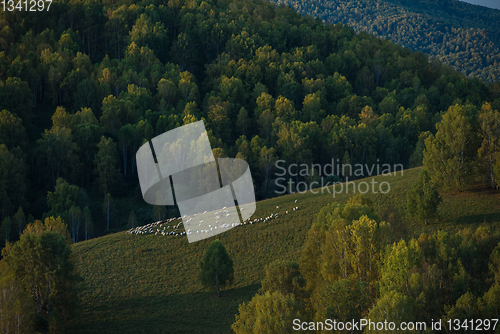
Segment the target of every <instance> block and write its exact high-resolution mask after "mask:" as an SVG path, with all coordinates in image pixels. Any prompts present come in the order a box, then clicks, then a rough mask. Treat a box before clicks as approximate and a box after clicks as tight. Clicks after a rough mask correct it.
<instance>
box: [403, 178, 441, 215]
mask: <svg viewBox="0 0 500 334" xmlns="http://www.w3.org/2000/svg"><path fill="white" fill-rule="evenodd" d="M406 201H407V203H408V204H407V205H408V214H409V215H410V216H411V217H413V218H415V219H419V220H423V221H424V223H425V224H427V220H434V219H436V218H437V208H438V206H439V204H441V202H442V201H443V200H442V198H441V196H440V195H439V192H438V189H437V187H436V185H435V184H434V182H432V181H431V178H430V176H429V174H428V173H427V171H426V170H425V169H423V170H422V171H421V173H420V175H419V178H418V180H417V182H416V183H415V184H414V185H413V187H412V188H411V189H410V191H409V192H408V193H407V195H406Z"/></svg>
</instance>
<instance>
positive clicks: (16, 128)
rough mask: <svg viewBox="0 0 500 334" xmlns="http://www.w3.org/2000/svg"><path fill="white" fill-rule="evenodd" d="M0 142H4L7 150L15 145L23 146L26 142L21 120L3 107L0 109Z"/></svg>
mask: <svg viewBox="0 0 500 334" xmlns="http://www.w3.org/2000/svg"><path fill="white" fill-rule="evenodd" d="M0 143H3V144H5V145H6V146H7V148H8V149H9V150H12V149H13V148H14V147H16V146H20V147H25V144H26V129H25V128H24V126H23V121H22V120H21V119H20V118H19V117H17V116H16V115H13V114H12V113H10V112H8V111H7V110H5V109H4V110H2V111H0Z"/></svg>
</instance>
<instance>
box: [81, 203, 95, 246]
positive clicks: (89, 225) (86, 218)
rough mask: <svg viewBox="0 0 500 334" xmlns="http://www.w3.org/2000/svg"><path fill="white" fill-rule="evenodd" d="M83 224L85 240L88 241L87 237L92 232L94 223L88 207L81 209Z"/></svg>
mask: <svg viewBox="0 0 500 334" xmlns="http://www.w3.org/2000/svg"><path fill="white" fill-rule="evenodd" d="M83 224H84V226H85V240H88V238H89V235H90V234H92V232H93V230H94V222H93V221H92V213H91V212H90V209H89V207H88V206H86V207H85V208H84V209H83Z"/></svg>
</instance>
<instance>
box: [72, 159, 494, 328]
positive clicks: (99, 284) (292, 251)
mask: <svg viewBox="0 0 500 334" xmlns="http://www.w3.org/2000/svg"><path fill="white" fill-rule="evenodd" d="M418 172H419V169H418V168H416V169H410V170H406V171H404V175H403V176H401V175H397V176H376V177H375V180H376V181H377V182H383V181H388V182H389V183H390V185H391V190H390V192H389V193H388V194H387V195H380V194H378V195H375V194H367V196H368V197H369V198H371V199H372V200H373V201H374V206H375V208H376V209H377V211H378V212H379V214H380V215H381V216H382V218H383V219H385V220H388V221H390V222H391V223H392V224H393V228H394V230H395V232H396V235H397V236H405V235H406V236H413V235H417V234H420V233H423V232H425V233H432V232H434V231H436V230H437V229H444V230H447V231H449V232H454V231H457V230H458V229H463V228H466V227H468V228H472V229H475V228H477V227H478V226H479V225H489V226H492V227H494V228H499V227H500V192H498V191H490V190H481V189H477V190H474V191H470V192H466V193H459V194H458V193H454V194H446V195H444V202H443V204H442V206H441V207H440V212H439V213H440V216H441V217H440V220H439V222H437V223H434V224H429V225H426V226H425V225H423V224H420V223H412V222H407V219H406V218H405V210H404V208H405V205H406V192H407V190H408V188H409V187H410V186H411V184H412V183H413V182H414V181H415V179H416V177H417V175H418ZM363 181H368V182H371V178H368V179H364V180H359V181H357V182H363ZM337 187H339V186H337ZM316 191H317V192H319V193H318V194H312V193H310V192H308V193H304V194H291V195H286V196H282V197H278V198H273V199H269V200H264V201H261V202H258V203H257V211H256V212H255V214H254V216H253V218H259V217H266V216H268V215H269V214H270V213H276V212H277V211H278V212H280V218H278V219H273V220H270V221H269V222H266V223H257V224H254V225H243V226H240V227H238V228H234V229H232V230H230V231H228V232H226V233H223V234H221V235H219V240H221V242H222V243H223V244H224V245H225V247H226V249H227V251H228V253H229V254H230V255H231V256H232V257H233V260H234V264H235V281H234V284H233V286H231V287H230V288H229V289H227V290H224V291H223V292H222V298H217V297H216V296H215V294H214V293H212V292H207V291H204V290H203V289H202V287H201V284H200V283H199V282H198V280H197V275H198V262H199V260H201V258H202V256H203V253H204V251H205V250H206V249H207V247H208V244H209V243H210V242H211V241H212V240H213V238H211V239H206V240H202V241H200V242H196V243H193V244H189V243H188V241H187V238H186V237H185V236H184V237H165V236H155V235H147V236H137V235H130V234H126V233H125V232H120V233H116V234H112V235H108V236H104V237H100V238H97V239H93V240H89V241H85V242H80V243H78V244H75V245H74V246H73V247H74V251H75V253H76V256H77V259H78V261H79V268H80V271H81V273H82V276H83V277H84V279H85V283H84V285H85V288H84V292H83V297H82V312H81V315H80V316H79V317H78V318H77V319H74V321H73V322H72V324H71V328H70V331H71V332H72V333H229V332H231V330H230V325H231V323H232V322H234V317H235V314H236V313H237V311H238V305H239V304H240V303H241V302H243V301H249V300H250V299H251V298H252V296H253V295H254V294H255V293H256V292H257V290H258V289H259V287H260V284H259V282H260V280H261V279H262V278H263V276H264V273H265V266H266V265H268V264H269V263H271V262H272V261H274V260H276V259H284V260H297V258H298V254H299V253H298V252H299V250H300V248H301V247H302V244H303V242H304V239H305V237H306V234H307V231H308V229H309V227H310V226H311V223H312V222H313V220H314V219H315V215H316V213H317V212H318V211H319V209H320V208H321V207H323V206H324V205H326V204H327V203H330V202H332V201H339V202H345V201H346V200H347V199H348V198H349V197H350V196H352V194H345V193H343V194H337V195H336V196H335V198H333V196H332V194H329V193H328V192H327V191H325V192H324V193H323V194H321V190H320V189H316ZM295 200H297V203H295ZM276 206H279V207H280V209H276ZM293 206H299V210H298V211H293V210H291V208H292V207H293ZM285 210H288V212H289V213H288V214H285Z"/></svg>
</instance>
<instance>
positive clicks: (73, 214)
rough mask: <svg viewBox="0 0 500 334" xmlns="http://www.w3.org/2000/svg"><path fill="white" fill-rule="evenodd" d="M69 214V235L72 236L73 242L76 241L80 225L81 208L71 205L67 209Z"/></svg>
mask: <svg viewBox="0 0 500 334" xmlns="http://www.w3.org/2000/svg"><path fill="white" fill-rule="evenodd" d="M69 215H70V222H71V225H70V232H71V235H72V236H73V242H78V234H79V232H80V225H81V222H82V218H83V217H82V210H81V209H80V207H79V206H76V205H74V206H72V207H71V208H70V209H69Z"/></svg>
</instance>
